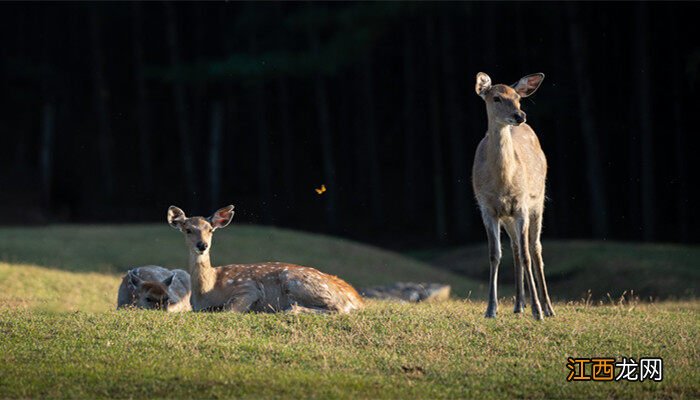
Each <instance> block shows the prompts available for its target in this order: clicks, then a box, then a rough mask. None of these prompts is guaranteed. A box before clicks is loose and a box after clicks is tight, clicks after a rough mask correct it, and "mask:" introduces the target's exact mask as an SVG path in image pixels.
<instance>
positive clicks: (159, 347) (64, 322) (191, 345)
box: [0, 301, 700, 398]
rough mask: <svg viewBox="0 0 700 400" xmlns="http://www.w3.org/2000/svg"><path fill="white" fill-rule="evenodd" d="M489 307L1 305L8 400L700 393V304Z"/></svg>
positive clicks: (3, 387)
mask: <svg viewBox="0 0 700 400" xmlns="http://www.w3.org/2000/svg"><path fill="white" fill-rule="evenodd" d="M483 309H484V304H482V303H470V302H465V301H451V302H447V303H442V304H420V305H401V304H380V303H372V304H370V306H369V307H368V309H366V310H363V311H361V312H359V313H356V314H352V315H333V316H317V315H298V316H295V315H288V314H277V315H269V314H267V315H263V314H258V315H255V314H246V315H237V314H194V313H190V314H179V315H168V314H165V313H158V312H147V311H141V312H139V311H133V312H131V311H126V312H116V311H110V312H102V313H84V312H73V313H54V312H48V311H32V310H26V309H25V310H22V309H20V310H7V309H5V310H0V334H1V335H2V337H3V340H2V341H0V397H3V398H4V397H12V398H16V397H22V398H25V397H43V398H45V397H72V398H100V397H119V398H129V397H137V398H140V397H158V398H163V397H165V398H184V397H205V398H215V397H234V396H235V397H251V398H252V397H256V398H259V397H263V398H269V397H293V398H307V397H332V398H358V397H359V398H375V397H377V398H455V397H458V398H465V397H466V398H505V397H516V398H541V397H550V398H609V397H624V398H681V397H685V398H697V397H699V396H700V386H699V385H698V382H700V371H699V370H698V368H697V360H698V359H699V357H700V354H698V351H699V349H700V342H699V338H698V326H700V317H699V315H700V313H699V312H700V305H699V304H698V303H697V302H695V303H664V304H658V305H638V306H636V307H628V306H610V307H582V306H575V305H568V306H564V305H559V306H558V312H559V316H558V317H556V318H555V319H548V320H546V321H544V322H539V323H538V322H535V321H534V320H532V319H531V318H521V317H516V316H514V315H512V314H509V313H507V312H506V313H504V315H502V316H500V318H498V319H496V320H485V319H484V318H483V317H482V316H481V315H482V312H483ZM566 356H583V357H586V356H613V357H621V356H634V357H639V356H660V357H663V359H664V372H665V375H664V381H663V382H662V383H653V382H643V383H640V382H570V383H567V382H565V378H566V376H567V369H566V367H565V363H566Z"/></svg>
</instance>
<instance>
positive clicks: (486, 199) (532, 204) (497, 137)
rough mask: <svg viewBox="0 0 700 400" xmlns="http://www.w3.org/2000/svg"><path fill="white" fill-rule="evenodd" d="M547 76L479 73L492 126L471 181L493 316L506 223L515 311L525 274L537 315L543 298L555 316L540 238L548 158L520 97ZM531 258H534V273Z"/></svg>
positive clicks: (478, 90)
mask: <svg viewBox="0 0 700 400" xmlns="http://www.w3.org/2000/svg"><path fill="white" fill-rule="evenodd" d="M543 79H544V74H541V73H538V74H532V75H527V76H525V77H523V78H522V79H520V80H519V81H518V82H516V83H515V84H513V85H511V86H508V85H503V84H497V85H492V84H491V78H490V77H489V76H488V75H486V74H485V73H483V72H479V73H478V74H477V75H476V93H477V94H478V95H479V96H481V98H482V99H484V101H485V102H486V114H487V116H488V130H487V131H486V136H485V137H484V138H483V139H482V140H481V142H480V143H479V146H478V147H477V149H476V156H475V157H474V167H473V171H472V184H473V186H474V194H475V196H476V200H477V202H478V203H479V208H480V210H481V217H482V219H483V222H484V226H485V227H486V234H487V237H488V245H489V260H490V266H491V271H490V275H489V299H488V307H487V309H486V317H489V318H494V317H496V313H497V310H498V298H497V291H496V284H497V280H498V266H499V264H500V261H501V226H503V227H504V228H505V231H506V232H507V233H508V236H509V237H510V242H511V248H512V250H513V259H514V261H515V277H516V286H515V287H516V295H515V308H514V310H513V311H514V312H515V313H520V312H522V311H523V308H524V306H525V300H524V297H525V293H524V292H525V288H524V284H523V279H525V282H527V286H528V289H529V292H530V302H531V303H532V315H533V316H534V317H535V319H538V320H540V319H542V306H541V305H540V298H542V299H543V301H544V314H545V315H546V316H554V309H553V308H552V302H551V301H550V299H549V293H548V291H547V283H546V281H545V277H544V263H543V261H542V244H541V243H540V234H541V231H542V213H543V212H544V199H545V178H546V176H547V159H546V158H545V156H544V152H543V151H542V148H541V147H540V142H539V140H538V139H537V135H535V132H534V131H533V130H532V128H530V126H529V125H528V124H526V123H525V118H526V115H525V112H523V111H522V110H521V109H520V99H521V98H524V97H528V96H530V95H532V94H533V93H534V92H535V91H536V90H537V88H539V86H540V84H541V83H542V80H543ZM531 259H534V264H535V273H534V274H533V271H532V265H531V264H532V262H531ZM523 272H524V276H523ZM535 281H537V282H535ZM536 283H537V284H536ZM536 287H537V289H536ZM538 292H539V294H538Z"/></svg>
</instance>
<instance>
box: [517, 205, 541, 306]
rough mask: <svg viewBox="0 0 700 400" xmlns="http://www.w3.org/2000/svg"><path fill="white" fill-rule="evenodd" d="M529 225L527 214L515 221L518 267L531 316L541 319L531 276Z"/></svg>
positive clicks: (535, 289) (535, 288) (538, 300)
mask: <svg viewBox="0 0 700 400" xmlns="http://www.w3.org/2000/svg"><path fill="white" fill-rule="evenodd" d="M529 225H530V219H529V215H528V214H527V213H523V214H522V215H521V216H518V217H517V218H516V220H515V227H516V229H515V232H516V235H517V236H518V248H519V250H520V254H519V255H520V265H521V266H522V267H521V268H523V269H524V270H525V281H526V282H527V287H528V290H529V291H530V303H531V304H532V316H533V317H535V319H538V320H540V319H542V306H541V305H540V299H539V297H538V296H537V286H536V285H535V280H534V277H533V274H532V262H531V260H530V245H529V240H528V236H529Z"/></svg>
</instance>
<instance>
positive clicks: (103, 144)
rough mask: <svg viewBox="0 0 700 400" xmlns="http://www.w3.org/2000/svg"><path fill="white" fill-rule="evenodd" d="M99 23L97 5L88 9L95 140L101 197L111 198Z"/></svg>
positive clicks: (108, 128)
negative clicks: (95, 124) (95, 111)
mask: <svg viewBox="0 0 700 400" xmlns="http://www.w3.org/2000/svg"><path fill="white" fill-rule="evenodd" d="M100 36H101V21H100V16H99V11H98V10H97V5H94V4H93V5H92V6H91V7H90V39H91V41H90V44H91V50H92V81H93V90H94V94H95V105H96V107H97V123H98V130H97V139H98V153H99V164H100V172H101V178H100V184H101V186H102V192H103V195H104V196H105V197H106V198H111V197H112V194H113V193H114V174H113V171H112V143H111V142H112V127H111V125H110V122H109V106H108V98H109V89H108V88H107V82H106V81H105V78H104V59H103V56H102V46H103V44H102V38H101V37H100Z"/></svg>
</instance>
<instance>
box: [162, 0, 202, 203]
mask: <svg viewBox="0 0 700 400" xmlns="http://www.w3.org/2000/svg"><path fill="white" fill-rule="evenodd" d="M165 14H166V19H167V27H166V28H167V31H166V33H167V39H168V50H169V53H170V65H171V66H172V67H173V68H177V67H178V66H179V65H180V48H179V42H178V37H177V17H176V15H175V9H174V7H173V5H172V3H171V2H165ZM173 98H174V100H175V114H176V116H175V117H176V121H177V133H178V138H179V140H180V152H181V153H182V171H183V173H184V175H185V185H186V187H185V191H186V193H187V196H188V199H189V201H190V202H191V204H190V207H192V208H197V186H196V181H195V176H194V174H195V172H194V163H193V157H192V147H191V145H190V131H189V118H188V116H189V113H188V110H187V106H186V100H185V87H184V85H183V83H182V81H181V80H180V79H179V78H178V77H175V79H174V81H173Z"/></svg>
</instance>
